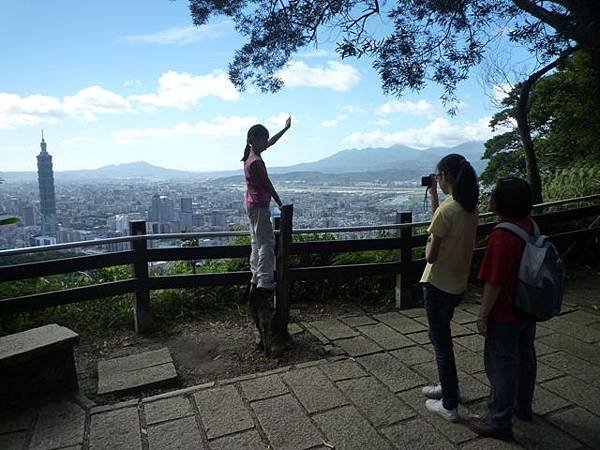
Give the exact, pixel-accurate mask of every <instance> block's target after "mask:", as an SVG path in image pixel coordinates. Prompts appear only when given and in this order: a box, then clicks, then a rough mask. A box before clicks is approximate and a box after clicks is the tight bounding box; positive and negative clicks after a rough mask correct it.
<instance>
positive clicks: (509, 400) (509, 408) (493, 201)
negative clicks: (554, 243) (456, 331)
mask: <svg viewBox="0 0 600 450" xmlns="http://www.w3.org/2000/svg"><path fill="white" fill-rule="evenodd" d="M531 199H532V196H531V189H530V187H529V184H528V183H527V182H526V181H525V180H523V179H520V178H516V177H508V178H502V179H500V180H498V182H497V183H496V186H495V187H494V189H493V191H492V194H491V196H490V210H491V211H493V212H495V213H497V214H498V215H499V216H500V221H501V222H502V221H509V222H512V223H514V224H516V225H518V226H520V227H521V228H523V229H524V230H525V231H527V233H529V234H532V233H533V223H532V220H531V218H530V217H529V215H530V213H531V209H532V200H531ZM524 247H525V243H524V242H523V241H522V240H521V239H520V238H519V237H518V236H516V235H514V234H513V233H511V232H510V231H508V230H505V229H495V230H493V231H492V233H491V235H490V238H489V241H488V244H487V248H486V252H485V257H484V259H483V262H482V264H481V268H480V271H479V279H480V280H481V281H483V282H485V287H484V291H483V300H482V304H481V308H480V311H479V317H478V321H477V329H478V330H479V333H480V334H482V335H483V336H485V350H484V359H485V370H486V373H487V376H488V379H489V381H490V385H491V394H490V399H489V401H488V414H487V416H486V417H484V418H482V417H473V418H472V420H471V428H472V429H473V431H475V432H476V433H477V434H479V435H480V436H485V437H492V438H497V439H502V440H505V441H510V440H512V439H513V433H512V416H513V413H514V414H515V415H516V416H517V417H518V418H520V419H522V420H525V421H530V420H531V419H532V410H531V402H532V400H533V392H534V388H535V378H536V370H537V362H536V355H535V348H534V340H535V331H536V324H535V322H534V321H531V320H528V319H527V318H526V317H524V316H523V315H522V314H520V313H519V311H517V310H515V309H514V308H513V306H512V302H511V300H512V298H513V297H514V296H515V294H516V290H517V276H518V271H519V265H520V261H521V254H522V253H523V249H524ZM515 404H516V410H515Z"/></svg>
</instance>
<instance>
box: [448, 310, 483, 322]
mask: <svg viewBox="0 0 600 450" xmlns="http://www.w3.org/2000/svg"><path fill="white" fill-rule="evenodd" d="M452 320H453V321H454V322H457V323H459V324H461V325H464V324H466V323H474V322H477V315H476V314H471V313H470V312H467V311H465V310H464V309H460V308H456V309H455V310H454V316H453V317H452Z"/></svg>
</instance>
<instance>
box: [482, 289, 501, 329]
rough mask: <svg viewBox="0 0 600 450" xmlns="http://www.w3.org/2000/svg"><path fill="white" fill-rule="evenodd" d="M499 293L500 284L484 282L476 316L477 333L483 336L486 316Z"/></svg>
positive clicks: (486, 320)
mask: <svg viewBox="0 0 600 450" xmlns="http://www.w3.org/2000/svg"><path fill="white" fill-rule="evenodd" d="M499 295H500V286H496V285H493V284H491V283H485V286H484V288H483V299H482V300H481V306H480V307H479V316H478V317H477V330H478V331H479V334H481V335H482V336H485V335H486V334H487V323H488V317H489V316H490V313H491V312H492V309H493V308H494V305H495V304H496V301H497V300H498V296H499Z"/></svg>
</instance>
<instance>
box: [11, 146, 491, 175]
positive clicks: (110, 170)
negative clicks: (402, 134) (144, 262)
mask: <svg viewBox="0 0 600 450" xmlns="http://www.w3.org/2000/svg"><path fill="white" fill-rule="evenodd" d="M483 152H484V145H483V143H482V142H466V143H464V144H460V145H457V146H455V147H432V148H428V149H424V150H418V149H415V148H411V147H407V146H403V145H394V146H391V147H386V148H382V147H379V148H364V149H349V150H342V151H340V152H337V153H335V154H333V155H331V156H328V157H327V158H323V159H320V160H318V161H314V162H308V163H301V164H295V165H292V166H286V167H269V173H271V174H273V175H274V177H273V178H274V179H279V180H286V179H288V180H294V181H295V180H305V181H317V180H323V179H331V178H332V176H333V178H337V179H339V178H340V177H342V178H343V179H349V180H354V181H372V180H376V179H380V180H382V179H388V178H390V177H391V179H394V180H399V181H404V180H414V179H417V178H418V177H420V176H421V175H425V174H427V173H431V172H433V171H434V168H435V164H436V163H437V162H438V161H439V160H440V158H441V157H443V156H444V155H446V154H448V153H460V154H462V155H464V156H465V157H466V158H467V159H468V160H469V161H471V163H472V164H473V167H475V170H476V171H477V172H481V171H482V170H483V169H484V168H485V161H483V160H482V159H481V157H482V156H483ZM241 175H242V171H241V170H231V171H220V172H189V171H183V170H174V169H165V168H162V167H158V166H154V165H152V164H149V163H147V162H143V161H140V162H133V163H124V164H112V165H108V166H104V167H101V168H99V169H93V170H71V171H57V172H55V178H56V180H57V181H83V180H86V181H90V180H107V179H129V180H141V179H144V180H159V179H162V180H167V179H172V180H208V179H220V180H219V181H220V182H226V181H233V180H236V181H237V180H239V177H240V176H241ZM0 176H1V177H2V178H4V179H5V180H6V181H16V180H28V181H34V180H36V179H37V173H36V172H2V173H1V174H0Z"/></svg>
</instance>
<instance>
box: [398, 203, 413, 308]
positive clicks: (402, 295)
mask: <svg viewBox="0 0 600 450" xmlns="http://www.w3.org/2000/svg"><path fill="white" fill-rule="evenodd" d="M411 222H412V212H402V213H396V223H411ZM396 236H398V237H400V238H406V240H403V241H402V244H401V246H400V255H399V256H400V262H401V263H408V262H410V261H411V260H412V247H411V245H410V242H409V241H408V238H410V237H411V236H412V228H402V229H400V230H396ZM403 279H404V282H403ZM395 294H396V295H395V297H396V308H398V309H402V308H406V307H407V306H408V305H410V302H411V295H410V294H411V290H410V273H409V272H408V271H406V270H403V272H402V273H399V274H398V275H396V289H395Z"/></svg>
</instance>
